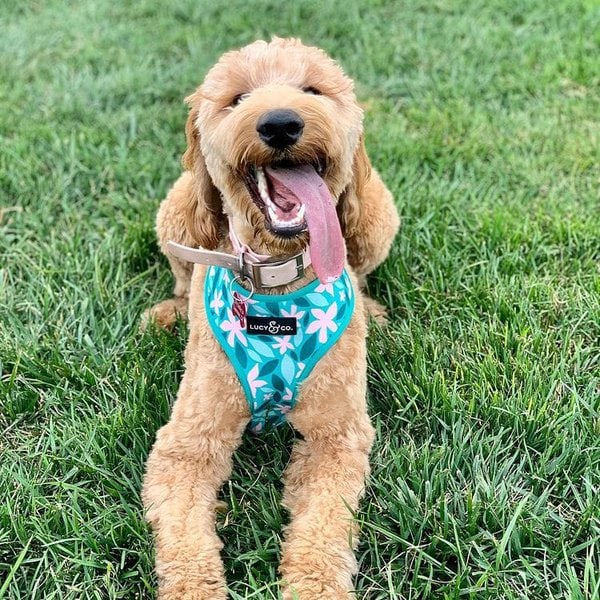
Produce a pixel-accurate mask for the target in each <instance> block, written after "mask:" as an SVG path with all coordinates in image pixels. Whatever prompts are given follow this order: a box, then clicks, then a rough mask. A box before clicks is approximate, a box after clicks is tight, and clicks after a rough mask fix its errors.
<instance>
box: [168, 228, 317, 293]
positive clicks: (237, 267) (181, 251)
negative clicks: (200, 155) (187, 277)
mask: <svg viewBox="0 0 600 600" xmlns="http://www.w3.org/2000/svg"><path fill="white" fill-rule="evenodd" d="M232 225H233V224H232V223H231V221H230V222H229V237H230V239H231V243H232V245H233V250H234V252H235V254H227V253H226V252H215V251H214V250H204V249H203V248H190V247H189V246H183V245H181V244H177V243H176V242H172V241H169V242H167V247H168V249H169V252H170V253H171V254H173V255H174V256H176V257H177V258H179V259H181V260H185V261H187V262H192V263H198V264H201V265H214V266H217V267H224V268H225V269H229V270H230V271H233V272H234V273H235V274H236V275H238V276H239V277H240V278H241V279H245V278H248V279H250V281H252V283H253V285H254V286H255V287H257V288H272V287H278V286H280V285H288V284H290V283H292V282H294V281H297V280H298V279H301V278H302V277H303V276H304V271H305V269H306V268H307V267H308V266H309V265H310V264H311V260H310V248H306V250H304V252H301V253H300V254H295V255H294V256H290V257H289V258H284V259H275V260H273V259H272V258H270V257H269V256H268V255H266V254H256V253H255V252H254V251H252V250H251V249H250V248H249V247H248V246H247V245H245V244H243V243H242V242H241V241H240V239H239V238H238V236H237V235H236V233H235V231H234V229H233V226H232Z"/></svg>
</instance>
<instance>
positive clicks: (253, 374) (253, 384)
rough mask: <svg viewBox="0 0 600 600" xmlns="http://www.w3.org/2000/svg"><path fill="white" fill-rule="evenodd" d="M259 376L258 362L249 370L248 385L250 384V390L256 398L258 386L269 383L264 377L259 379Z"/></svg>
mask: <svg viewBox="0 0 600 600" xmlns="http://www.w3.org/2000/svg"><path fill="white" fill-rule="evenodd" d="M257 377H258V364H256V365H254V366H253V367H252V368H251V369H250V371H249V372H248V376H247V378H246V379H247V380H248V385H249V386H250V392H251V393H252V397H253V398H256V390H258V388H261V387H263V386H264V385H267V382H266V381H264V380H262V379H257Z"/></svg>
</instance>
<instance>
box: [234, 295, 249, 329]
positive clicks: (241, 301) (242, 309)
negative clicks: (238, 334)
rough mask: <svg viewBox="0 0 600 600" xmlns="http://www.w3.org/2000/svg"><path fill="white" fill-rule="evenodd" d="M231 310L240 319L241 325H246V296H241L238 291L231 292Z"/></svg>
mask: <svg viewBox="0 0 600 600" xmlns="http://www.w3.org/2000/svg"><path fill="white" fill-rule="evenodd" d="M231 312H232V313H233V315H234V316H235V317H237V318H238V319H239V321H240V325H241V326H242V327H246V313H247V312H248V309H247V307H246V298H243V297H242V295H241V294H238V292H233V306H232V307H231Z"/></svg>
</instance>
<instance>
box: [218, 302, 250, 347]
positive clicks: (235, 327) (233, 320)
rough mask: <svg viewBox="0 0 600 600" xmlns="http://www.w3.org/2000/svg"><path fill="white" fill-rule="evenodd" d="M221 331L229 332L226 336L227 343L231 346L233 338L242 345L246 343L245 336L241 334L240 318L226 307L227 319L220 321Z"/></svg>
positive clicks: (233, 341)
mask: <svg viewBox="0 0 600 600" xmlns="http://www.w3.org/2000/svg"><path fill="white" fill-rule="evenodd" d="M220 327H221V329H222V330H223V331H228V332H229V334H228V336H227V343H228V344H229V345H230V346H231V347H232V348H233V346H234V343H235V340H236V339H237V340H239V342H240V343H241V344H242V345H243V346H247V345H248V340H247V339H246V336H245V335H244V334H243V331H244V330H243V329H242V324H241V323H240V320H239V319H238V318H237V317H236V316H235V315H234V314H233V313H232V312H231V309H230V308H228V309H227V320H226V321H222V322H221V325H220Z"/></svg>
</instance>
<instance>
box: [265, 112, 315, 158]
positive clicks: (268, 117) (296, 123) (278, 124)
mask: <svg viewBox="0 0 600 600" xmlns="http://www.w3.org/2000/svg"><path fill="white" fill-rule="evenodd" d="M303 129H304V121H303V120H302V117H301V116H300V115H299V114H298V113H297V112H295V111H293V110H289V109H278V110H271V111H269V112H267V113H265V114H264V115H262V116H261V117H260V119H258V123H257V124H256V131H258V135H259V136H260V139H261V140H262V141H263V142H265V144H267V145H268V146H271V148H278V149H280V150H281V149H282V148H287V147H288V146H293V145H294V144H295V143H296V142H297V141H298V140H299V139H300V136H301V135H302V130H303Z"/></svg>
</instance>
